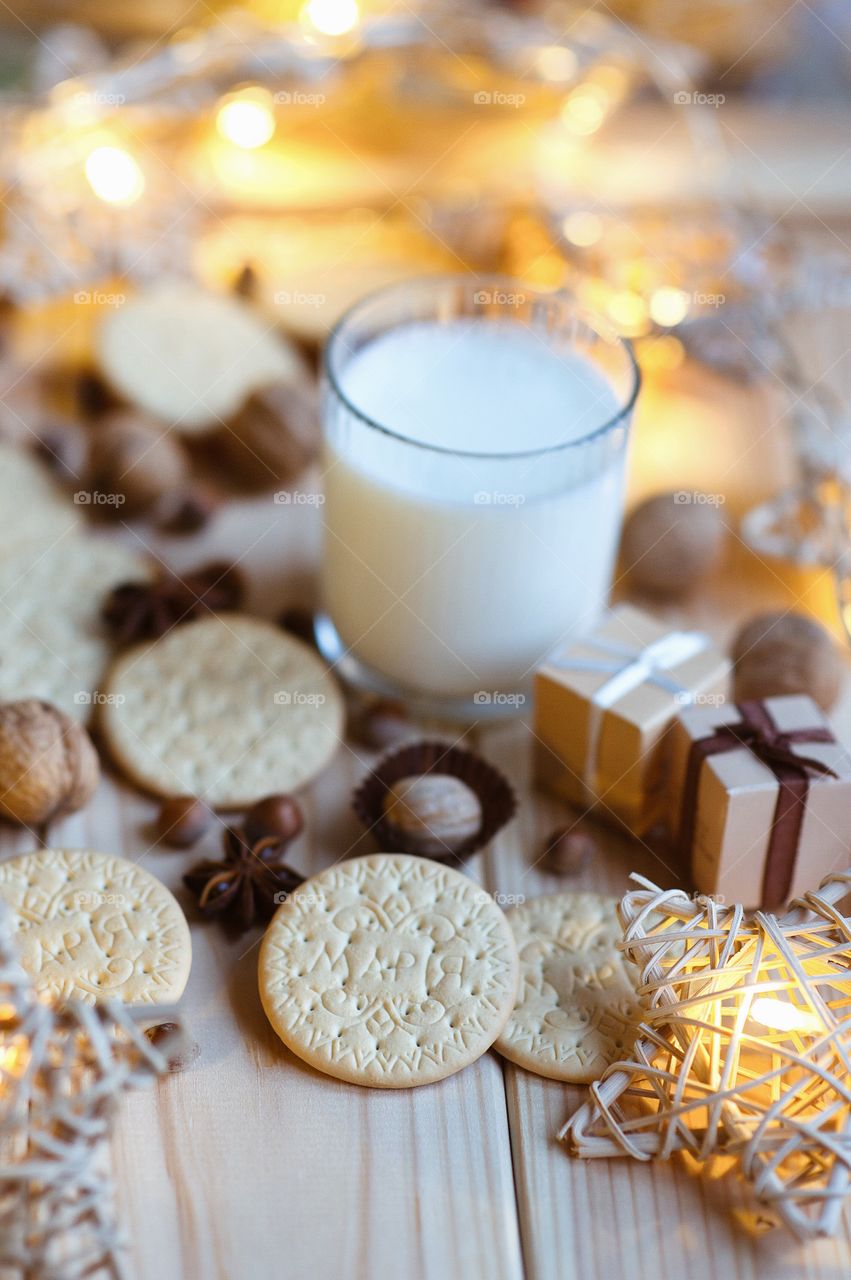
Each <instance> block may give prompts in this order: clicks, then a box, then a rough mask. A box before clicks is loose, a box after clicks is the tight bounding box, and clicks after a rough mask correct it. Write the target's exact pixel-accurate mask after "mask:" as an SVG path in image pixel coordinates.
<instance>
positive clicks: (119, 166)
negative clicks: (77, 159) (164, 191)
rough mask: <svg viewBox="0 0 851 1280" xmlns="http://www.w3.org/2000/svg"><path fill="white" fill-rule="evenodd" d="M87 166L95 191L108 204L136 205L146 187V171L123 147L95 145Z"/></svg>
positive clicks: (87, 172) (90, 184) (88, 176)
mask: <svg viewBox="0 0 851 1280" xmlns="http://www.w3.org/2000/svg"><path fill="white" fill-rule="evenodd" d="M85 169H86V177H87V178H88V181H89V186H90V187H91V189H92V191H94V193H95V195H96V196H97V197H98V198H99V199H101V200H104V201H105V202H106V203H107V204H117V205H128V204H135V202H136V201H137V200H138V199H139V196H140V195H141V194H142V192H143V191H144V190H145V176H144V174H143V173H142V170H141V169H140V168H139V166H138V164H137V163H136V161H135V160H134V159H133V157H132V156H131V155H130V154H129V152H127V151H122V149H121V147H95V149H94V151H91V152H90V153H89V155H88V157H87V158H86V165H85Z"/></svg>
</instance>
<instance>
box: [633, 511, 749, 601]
mask: <svg viewBox="0 0 851 1280" xmlns="http://www.w3.org/2000/svg"><path fill="white" fill-rule="evenodd" d="M699 496H700V495H695V494H692V493H658V494H656V496H655V497H653V498H648V499H647V501H646V502H642V503H641V504H640V505H639V506H637V507H636V508H635V510H634V511H633V512H632V513H631V515H630V516H629V517H628V519H627V521H626V523H625V524H624V529H623V538H622V539H621V558H622V560H623V565H624V568H625V570H626V572H627V574H628V575H629V579H630V582H631V583H632V584H633V585H634V586H636V587H638V589H639V590H640V591H646V592H648V593H649V594H650V595H656V596H668V597H676V596H680V595H684V594H685V593H686V592H687V591H689V590H691V589H692V588H693V587H695V586H698V585H699V584H700V581H701V579H702V578H705V577H706V576H707V574H708V573H710V571H711V570H712V569H714V567H715V565H716V564H717V563H718V560H719V558H720V554H721V548H722V544H723V541H724V522H723V520H722V519H721V516H720V514H719V511H718V507H717V506H716V505H714V504H710V503H708V502H700V501H695V500H694V499H695V498H696V497H699Z"/></svg>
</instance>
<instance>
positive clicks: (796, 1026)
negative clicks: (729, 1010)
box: [750, 996, 824, 1031]
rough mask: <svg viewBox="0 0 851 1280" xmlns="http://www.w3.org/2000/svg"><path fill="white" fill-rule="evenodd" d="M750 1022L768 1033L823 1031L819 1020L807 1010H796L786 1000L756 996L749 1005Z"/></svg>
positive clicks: (822, 1025)
mask: <svg viewBox="0 0 851 1280" xmlns="http://www.w3.org/2000/svg"><path fill="white" fill-rule="evenodd" d="M750 1016H751V1020H752V1021H753V1022H758V1023H760V1025H761V1026H763V1027H766V1028H767V1029H768V1030H769V1031H823V1030H824V1024H823V1023H822V1021H821V1018H819V1017H817V1015H816V1014H814V1013H812V1012H811V1011H810V1010H809V1009H798V1008H797V1007H796V1006H795V1005H793V1004H790V1003H789V1001H788V1000H776V999H775V998H774V996H758V997H757V999H756V1000H754V1002H753V1004H752V1005H751V1011H750Z"/></svg>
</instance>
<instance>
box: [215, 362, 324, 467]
mask: <svg viewBox="0 0 851 1280" xmlns="http://www.w3.org/2000/svg"><path fill="white" fill-rule="evenodd" d="M213 447H214V450H215V453H216V454H217V456H218V458H219V461H220V464H221V465H222V466H223V467H224V468H225V469H226V471H227V472H228V474H229V475H230V476H231V477H234V478H235V479H236V481H237V482H238V483H241V484H243V485H245V486H246V487H248V488H250V489H263V488H267V489H268V488H271V487H273V486H274V485H276V484H280V483H282V482H286V481H288V480H291V479H292V478H293V477H294V476H297V475H298V474H299V473H300V472H301V471H303V470H304V468H305V467H306V466H307V465H308V463H310V462H312V461H313V459H314V458H315V457H316V454H317V452H318V450H319V419H318V415H317V410H316V403H315V395H314V392H313V388H312V387H310V386H309V385H307V384H302V383H301V382H276V383H273V384H272V385H270V386H268V387H262V388H261V389H260V390H259V391H255V392H254V394H253V395H251V396H249V397H248V399H247V400H246V402H245V404H244V406H243V408H242V409H241V410H240V412H239V413H238V414H236V416H235V417H233V418H232V419H231V420H230V422H229V423H228V424H227V427H226V428H223V429H222V430H221V431H219V432H217V434H216V437H215V441H214V444H213Z"/></svg>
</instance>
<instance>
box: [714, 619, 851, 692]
mask: <svg viewBox="0 0 851 1280" xmlns="http://www.w3.org/2000/svg"><path fill="white" fill-rule="evenodd" d="M732 657H733V682H734V690H735V698H736V701H737V702H745V701H747V700H748V699H750V698H757V699H761V698H773V697H779V696H781V695H782V694H792V693H806V694H809V696H810V697H811V698H812V699H813V701H814V702H817V703H818V704H819V706H820V707H822V708H823V709H824V710H825V711H828V710H829V709H830V708H831V707H832V706H833V704H834V702H835V701H836V699H837V696H838V694H839V686H840V683H841V681H842V664H841V662H840V658H839V653H838V651H837V647H836V645H835V644H834V642H833V639H832V638H831V636H830V634H829V632H827V631H826V630H825V628H824V627H823V626H821V624H820V623H818V622H816V621H815V620H814V619H813V618H806V617H804V615H803V614H801V613H761V614H759V615H758V616H757V617H755V618H752V619H751V621H750V622H747V623H746V624H745V625H744V626H743V627H742V629H741V630H740V631H739V633H738V635H737V636H736V639H735V640H734V642H733V651H732Z"/></svg>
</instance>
